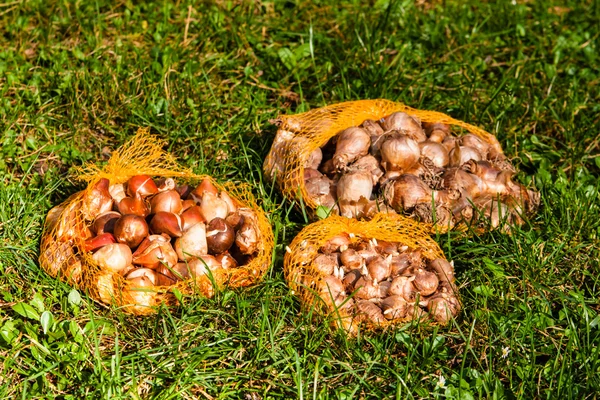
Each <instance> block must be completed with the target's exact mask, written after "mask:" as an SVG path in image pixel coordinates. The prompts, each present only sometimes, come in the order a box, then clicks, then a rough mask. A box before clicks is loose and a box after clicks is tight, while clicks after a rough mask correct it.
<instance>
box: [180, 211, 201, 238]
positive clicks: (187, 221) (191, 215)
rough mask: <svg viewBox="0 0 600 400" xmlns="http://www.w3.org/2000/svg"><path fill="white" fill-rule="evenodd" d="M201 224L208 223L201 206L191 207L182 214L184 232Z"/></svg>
mask: <svg viewBox="0 0 600 400" xmlns="http://www.w3.org/2000/svg"><path fill="white" fill-rule="evenodd" d="M200 222H203V223H205V222H206V218H204V215H202V208H201V207H200V206H193V207H190V208H188V209H187V210H185V211H184V212H183V213H181V230H182V231H184V232H185V231H187V230H188V229H190V228H191V227H192V226H194V225H196V224H198V223H200Z"/></svg>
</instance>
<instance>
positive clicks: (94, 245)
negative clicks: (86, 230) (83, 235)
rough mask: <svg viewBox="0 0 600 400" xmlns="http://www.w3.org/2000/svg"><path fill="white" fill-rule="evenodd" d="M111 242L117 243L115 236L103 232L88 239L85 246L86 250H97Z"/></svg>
mask: <svg viewBox="0 0 600 400" xmlns="http://www.w3.org/2000/svg"><path fill="white" fill-rule="evenodd" d="M111 243H117V240H116V239H115V237H114V236H113V235H112V234H111V233H101V234H99V235H98V236H94V237H92V238H89V239H86V241H85V244H84V246H83V248H84V249H85V251H95V250H98V249H99V248H101V247H104V246H106V245H107V244H111Z"/></svg>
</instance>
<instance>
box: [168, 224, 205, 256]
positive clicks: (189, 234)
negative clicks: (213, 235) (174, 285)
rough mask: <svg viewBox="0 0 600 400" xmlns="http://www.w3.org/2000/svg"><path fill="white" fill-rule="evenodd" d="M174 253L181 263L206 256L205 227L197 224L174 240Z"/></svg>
mask: <svg viewBox="0 0 600 400" xmlns="http://www.w3.org/2000/svg"><path fill="white" fill-rule="evenodd" d="M175 251H176V252H177V256H178V257H179V259H180V260H181V261H186V260H189V259H191V258H194V257H196V258H197V257H201V256H204V255H206V254H208V246H207V243H206V226H205V225H204V224H203V223H198V224H196V225H194V226H192V227H191V228H189V229H188V230H187V231H185V232H184V233H183V235H182V236H181V237H179V238H177V239H176V240H175Z"/></svg>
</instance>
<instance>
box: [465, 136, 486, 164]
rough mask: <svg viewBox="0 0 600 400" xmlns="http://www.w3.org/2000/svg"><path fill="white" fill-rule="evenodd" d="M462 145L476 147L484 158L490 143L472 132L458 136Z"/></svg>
mask: <svg viewBox="0 0 600 400" xmlns="http://www.w3.org/2000/svg"><path fill="white" fill-rule="evenodd" d="M460 143H461V145H462V146H468V147H472V148H474V149H476V150H477V151H478V152H479V154H481V156H482V158H485V157H486V156H487V154H488V153H489V151H490V145H489V144H487V143H486V142H485V141H483V139H481V138H480V137H479V136H476V135H473V134H472V133H469V134H466V135H465V136H463V137H461V138H460Z"/></svg>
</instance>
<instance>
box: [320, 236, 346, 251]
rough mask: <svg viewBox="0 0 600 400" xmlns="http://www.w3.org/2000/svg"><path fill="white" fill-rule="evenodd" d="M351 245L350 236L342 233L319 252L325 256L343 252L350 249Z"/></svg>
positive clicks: (326, 243) (330, 240)
mask: <svg viewBox="0 0 600 400" xmlns="http://www.w3.org/2000/svg"><path fill="white" fill-rule="evenodd" d="M349 245H350V236H349V235H348V234H347V233H340V234H339V235H336V236H334V237H332V238H331V239H329V240H328V241H327V242H325V244H324V245H323V246H321V248H320V249H319V251H321V252H322V253H325V254H331V253H336V252H338V251H340V252H343V251H345V250H346V249H348V246H349Z"/></svg>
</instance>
